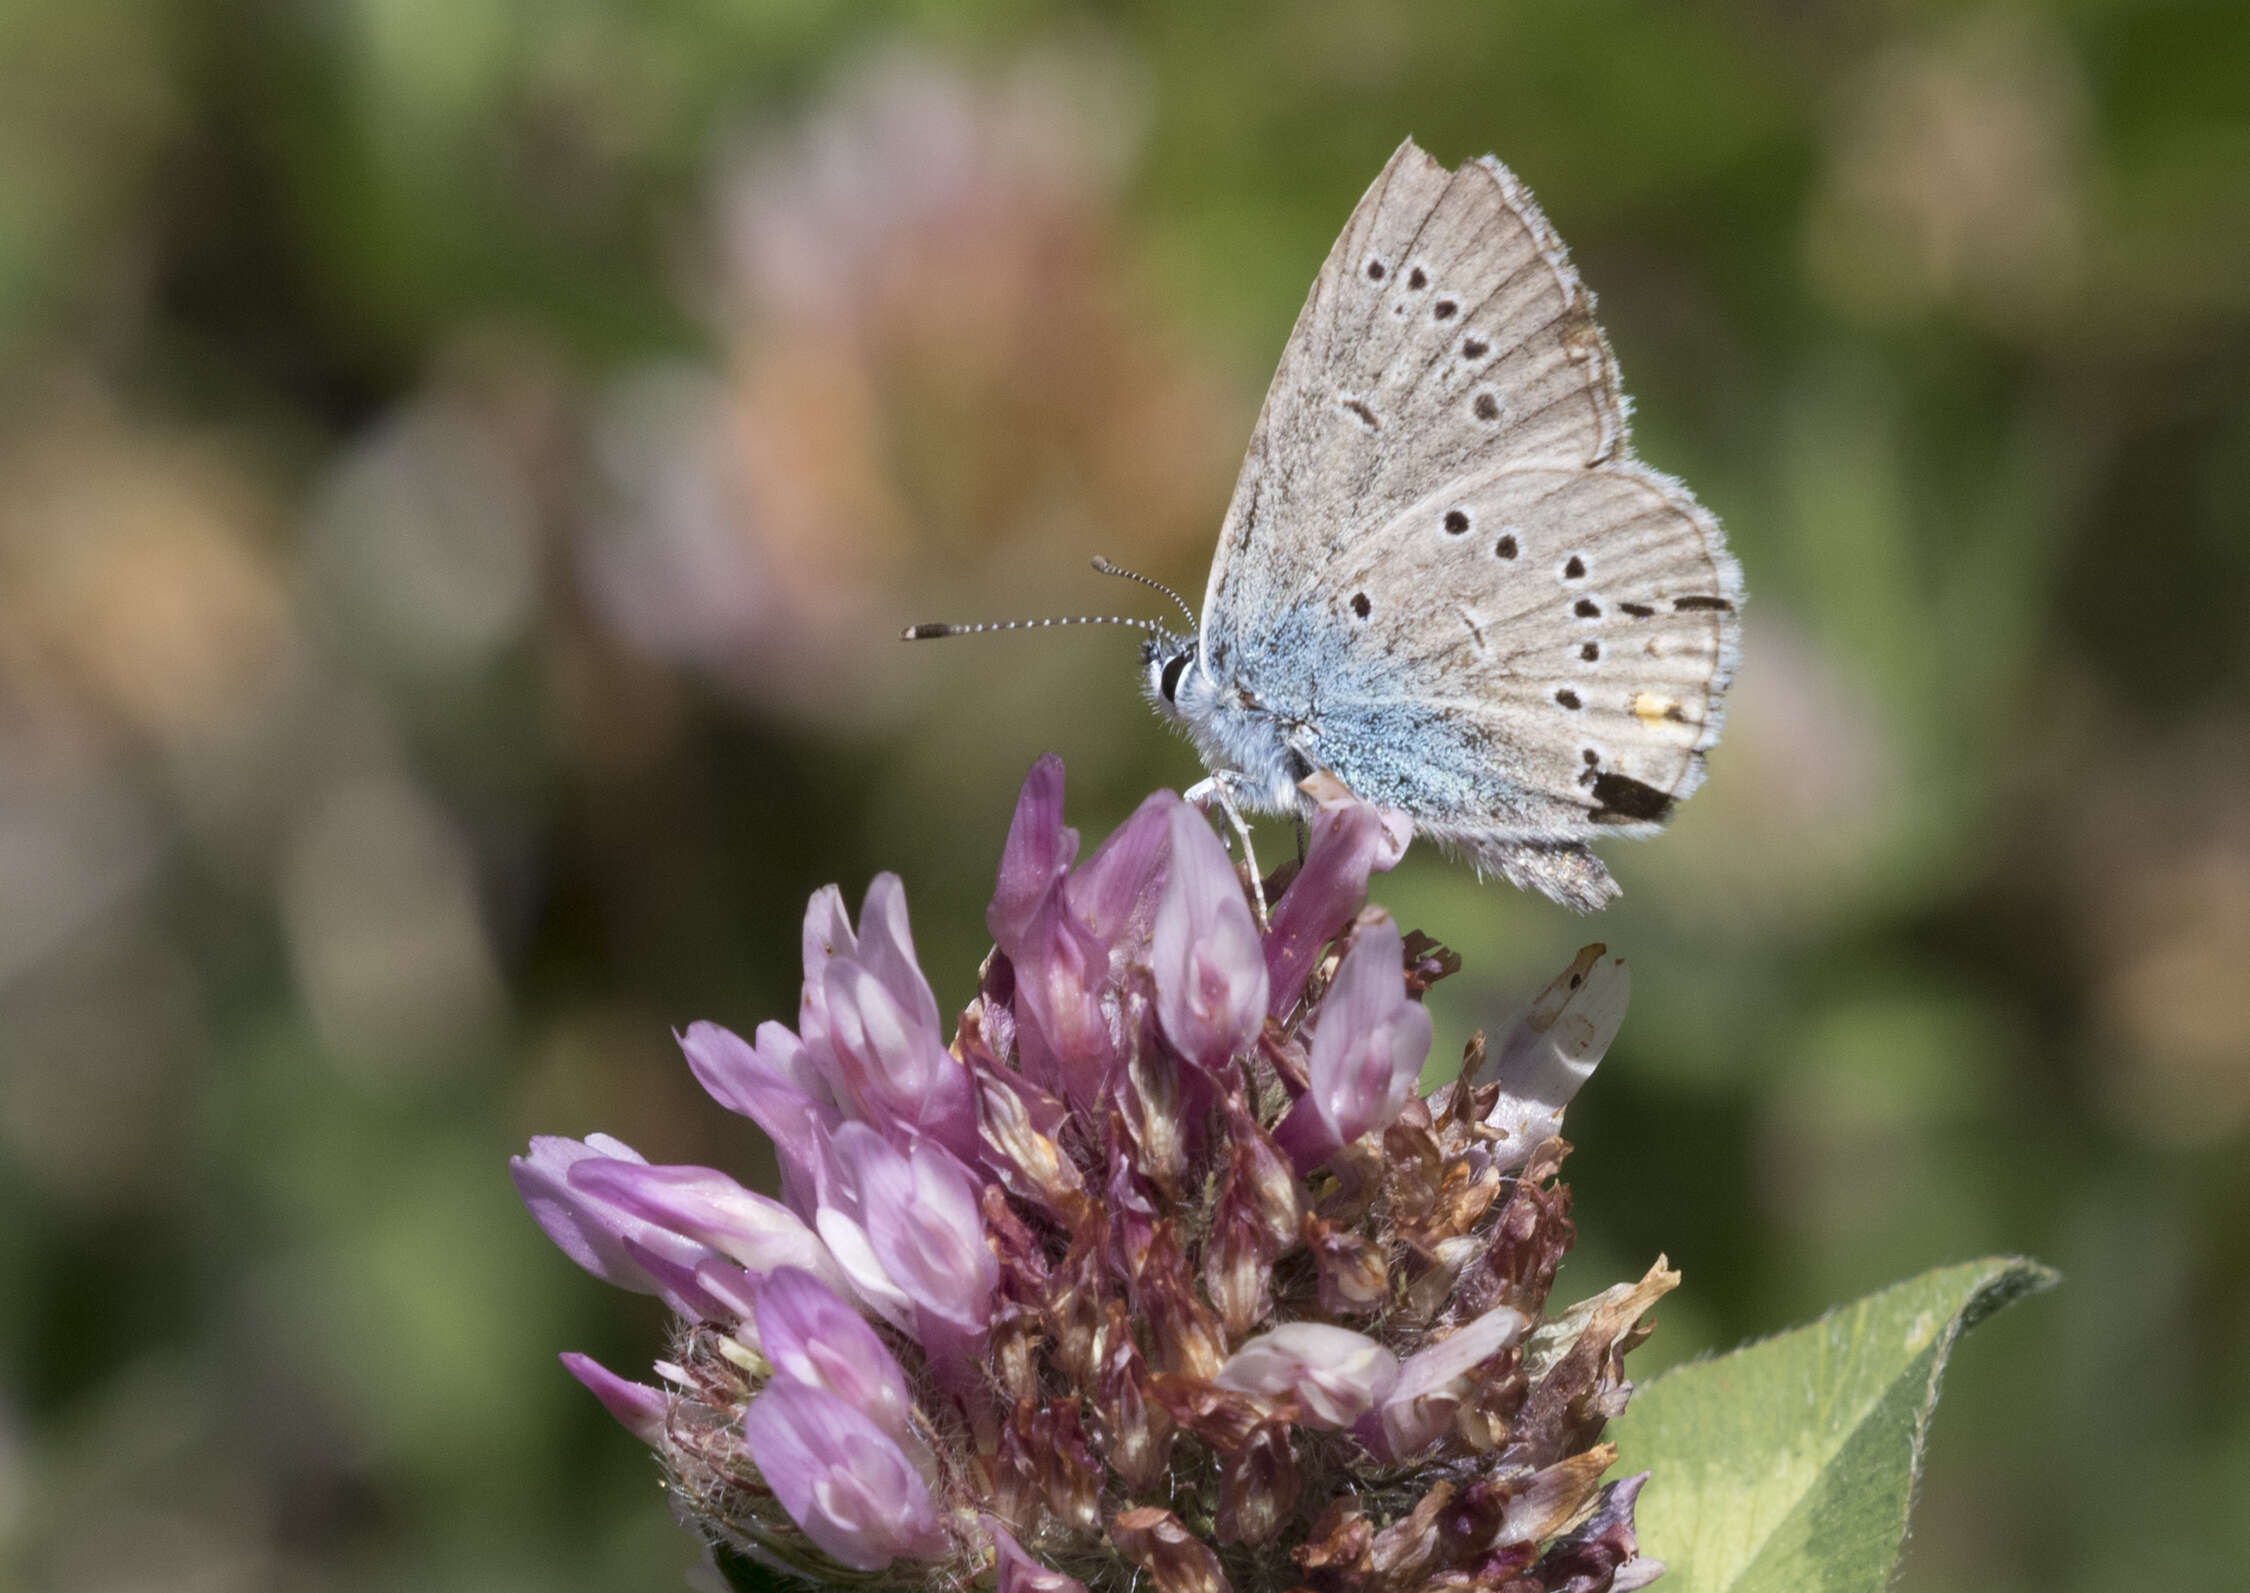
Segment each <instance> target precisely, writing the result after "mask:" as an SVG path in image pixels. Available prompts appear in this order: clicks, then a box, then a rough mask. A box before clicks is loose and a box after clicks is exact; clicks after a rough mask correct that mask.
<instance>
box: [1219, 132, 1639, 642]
mask: <svg viewBox="0 0 2250 1593" xmlns="http://www.w3.org/2000/svg"><path fill="white" fill-rule="evenodd" d="M1623 435H1624V414H1623V407H1622V404H1621V402H1620V400H1619V397H1618V390H1617V382H1616V374H1615V369H1614V366H1613V363H1612V361H1611V360H1610V357H1609V351H1608V347H1607V345H1606V344H1605V343H1604V342H1603V340H1602V336H1601V333H1600V330H1599V329H1598V328H1597V327H1596V326H1595V325H1594V321H1593V316H1592V306H1591V300H1590V298H1589V296H1588V295H1587V294H1586V292H1585V290H1584V289H1583V288H1582V287H1581V286H1580V285H1579V283H1578V279H1577V275H1576V273H1574V272H1573V271H1572V270H1571V269H1570V266H1569V264H1568V262H1567V261H1566V260H1565V258H1564V256H1563V250H1562V244H1561V242H1560V240H1559V239H1558V238H1556V236H1555V234H1554V230H1553V228H1552V227H1550V226H1549V225H1548V223H1547V220H1546V218H1545V217H1544V216H1543V215H1541V214H1540V212H1539V209H1538V207H1537V206H1536V205H1535V204H1533V203H1532V202H1531V198H1530V195H1529V194H1528V193H1527V192H1526V191H1525V190H1524V189H1523V187H1522V185H1521V184H1520V183H1518V182H1517V181H1516V179H1515V177H1514V176H1513V175H1512V174H1510V173H1509V172H1508V171H1507V169H1506V168H1505V167H1502V166H1501V165H1500V164H1499V163H1498V162H1497V161H1492V160H1489V159H1488V160H1486V161H1479V162H1471V163H1470V164H1468V165H1465V166H1463V167H1462V168H1461V169H1460V170H1459V171H1453V172H1449V171H1447V170H1446V169H1445V168H1444V167H1442V166H1440V165H1439V164H1438V163H1437V162H1436V161H1434V160H1432V159H1431V158H1430V157H1429V156H1428V155H1426V154H1424V153H1423V152H1422V151H1421V150H1420V149H1419V148H1417V147H1416V146H1415V145H1414V144H1413V143H1412V142H1411V141H1409V142H1407V143H1405V144H1403V145H1401V146H1400V147H1399V150H1398V152H1397V153H1396V154H1394V155H1393V156H1392V157H1391V160H1390V164H1389V165H1388V166H1386V167H1385V168H1384V170H1383V173H1382V175H1381V176H1380V177H1378V178H1377V179H1376V180H1375V182H1374V184H1373V185H1372V186H1371V187H1370V188H1369V189H1368V191H1367V193H1366V195H1365V196H1364V197H1363V198H1362V199H1361V200H1360V203H1359V207H1358V208H1357V209H1356V210H1355V211H1354V212H1353V213H1352V218H1351V220H1350V222H1349V223H1347V224H1346V226H1345V228H1344V231H1343V235H1342V236H1341V237H1339V238H1338V239H1337V241H1336V245H1335V247H1334V248H1333V249H1332V250H1331V251H1330V252H1329V256H1328V260H1327V263H1326V264H1325V265H1324V266H1323V267H1322V268H1321V272H1320V275H1319V276H1318V278H1316V279H1315V281H1314V283H1313V288H1312V291H1311V293H1310V294H1309V295H1308V296H1307V298H1306V302H1305V307H1304V310H1303V311H1302V312H1301V313H1300V315H1299V316H1298V320H1297V326H1296V329H1295V330H1294V331H1293V332H1292V333H1291V335H1290V340H1289V345H1288V347H1287V349H1286V350H1285V351H1284V353H1283V356H1282V361H1281V366H1280V369H1279V370H1278V371H1277V372H1276V374H1275V377H1274V381H1273V385H1272V387H1271V389H1270V390H1269V391H1268V393H1267V395H1266V404H1265V409H1264V412H1263V413H1262V415H1261V416H1260V418H1259V422H1258V427H1257V431H1256V432H1255V433H1254V434H1253V436H1252V438H1251V442H1250V447H1249V450H1248V453H1247V455H1246V457H1245V459H1244V461H1243V468H1242V474H1241V477H1240V478H1239V480H1238V481H1237V484H1236V487H1235V496H1234V501H1233V503H1232V505H1231V506H1230V508H1229V510H1228V513H1227V518H1226V522H1225V525H1224V528H1223V529H1222V531H1221V533H1220V538H1219V551H1218V556H1217V559H1216V561H1215V562H1214V564H1213V566H1212V574H1211V584H1210V588H1209V591H1208V594H1207V608H1208V617H1207V620H1206V635H1207V636H1208V637H1210V638H1212V639H1213V640H1216V641H1220V642H1221V643H1222V644H1223V643H1226V642H1232V643H1234V644H1235V645H1237V646H1239V647H1242V648H1245V649H1248V650H1249V652H1250V653H1251V654H1252V655H1253V657H1254V656H1255V655H1256V654H1258V653H1259V652H1261V651H1263V649H1262V648H1261V647H1260V645H1259V644H1260V642H1261V641H1262V640H1263V639H1264V638H1263V637H1262V635H1261V630H1260V627H1259V625H1258V623H1257V620H1258V618H1259V617H1260V616H1267V615H1273V614H1276V613H1278V612H1280V611H1281V610H1282V609H1283V608H1284V607H1285V606H1286V605H1287V604H1289V603H1291V602H1293V601H1295V600H1297V598H1298V597H1299V596H1300V595H1301V593H1302V589H1303V587H1304V585H1305V583H1306V582H1307V581H1309V580H1310V579H1312V578H1313V572H1314V570H1315V569H1316V568H1317V564H1318V556H1319V555H1321V554H1324V553H1326V552H1327V551H1328V550H1330V549H1333V548H1335V547H1337V546H1339V545H1341V544H1343V543H1346V542H1349V541H1350V540H1352V539H1353V538H1355V537H1357V536H1359V535H1362V534H1364V533H1365V532H1367V531H1369V530H1372V529H1374V528H1376V527H1378V526H1380V525H1382V524H1383V523H1385V522H1386V521H1387V520H1389V519H1390V518H1391V517H1392V516H1393V515H1394V514H1396V513H1397V512H1398V511H1399V510H1401V509H1403V508H1404V507H1405V506H1406V505H1407V504H1409V503H1411V502H1413V501H1414V500H1415V499H1417V498H1419V497H1421V496H1422V495H1423V494H1424V493H1426V492H1427V491H1429V490H1430V488H1431V487H1432V486H1433V485H1434V484H1435V483H1436V482H1438V481H1440V480H1443V479H1445V478H1446V477H1448V476H1459V475H1467V474H1471V473H1473V472H1475V471H1477V470H1478V469H1479V468H1481V467H1485V466H1489V465H1491V464H1494V463H1498V462H1502V461H1508V462H1515V463H1553V464H1558V465H1581V466H1583V465H1588V464H1592V463H1596V462H1598V461H1600V460H1602V459H1605V458H1607V457H1609V456H1610V454H1611V453H1613V452H1614V451H1615V450H1616V449H1617V448H1618V446H1619V445H1620V443H1621V441H1622V439H1623Z"/></svg>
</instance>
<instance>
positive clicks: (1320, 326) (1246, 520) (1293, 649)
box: [907, 139, 1743, 911]
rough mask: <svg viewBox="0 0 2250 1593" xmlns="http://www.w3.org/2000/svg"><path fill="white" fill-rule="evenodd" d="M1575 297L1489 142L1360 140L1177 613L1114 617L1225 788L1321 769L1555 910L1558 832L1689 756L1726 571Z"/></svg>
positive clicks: (1578, 847) (1572, 281) (1568, 851)
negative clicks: (1214, 529) (1630, 421)
mask: <svg viewBox="0 0 2250 1593" xmlns="http://www.w3.org/2000/svg"><path fill="white" fill-rule="evenodd" d="M1593 306H1594V301H1593V295H1592V294H1591V293H1589V292H1588V291H1587V290H1586V289H1585V287H1584V286H1583V285H1582V284H1581V283H1580V282H1579V279H1578V274H1577V272H1576V271H1574V270H1573V269H1572V268H1571V265H1570V262H1569V258H1568V255H1567V253H1566V251H1565V249H1564V247H1563V242H1562V239H1561V238H1560V237H1559V236H1557V234H1556V232H1555V229H1554V228H1553V226H1552V225H1551V224H1549V222H1548V220H1547V218H1546V216H1545V215H1544V214H1542V213H1541V211H1540V209H1539V206H1538V204H1537V203H1536V202H1535V201H1534V200H1533V199H1532V197H1531V193H1530V191H1529V190H1528V189H1527V188H1526V187H1525V186H1524V185H1523V183H1522V182H1521V181H1520V180H1519V179H1518V178H1517V177H1516V176H1515V174H1514V173H1513V172H1511V171H1509V170H1508V168H1507V167H1505V166H1503V165H1502V164H1501V163H1500V162H1499V161H1498V160H1496V159H1494V158H1493V157H1491V156H1489V155H1488V156H1485V157H1484V158H1482V159H1480V160H1474V161H1469V162H1467V163H1465V164H1463V165H1462V166H1460V167H1459V168H1457V169H1454V170H1450V171H1449V170H1447V169H1446V168H1445V167H1444V166H1443V165H1441V164H1440V163H1439V162H1437V161H1436V160H1433V159H1432V158H1431V157H1430V156H1429V155H1428V154H1426V153H1424V152H1423V151H1422V150H1421V149H1420V148H1419V147H1417V146H1416V145H1415V143H1414V142H1413V140H1411V139H1409V140H1407V141H1406V142H1405V143H1403V144H1401V145H1400V146H1399V148H1398V151H1397V152H1396V153H1395V154H1393V155H1392V156H1391V159H1390V162H1389V164H1388V165H1386V166H1385V167H1384V168H1383V171H1382V174H1381V175H1380V176H1379V177H1377V178H1376V179H1375V181H1374V183H1373V185H1372V186H1370V187H1369V188H1368V190H1367V192H1366V194H1365V195H1364V196H1363V197H1362V198H1361V200H1360V202H1359V205H1358V207H1357V208H1356V209H1354V210H1353V212H1352V215H1351V219H1350V221H1349V222H1347V223H1346V224H1345V227H1344V231H1343V234H1342V236H1340V237H1339V238H1338V239H1337V240H1336V244H1335V247H1334V248H1332V249H1331V250H1330V251H1329V255H1328V259H1327V262H1326V263H1325V264H1324V265H1323V266H1322V267H1321V270H1320V273H1319V275H1318V276H1317V277H1316V278H1315V279H1314V281H1313V285H1312V290H1311V292H1310V293H1309V294H1308V295H1307V296H1306V299H1305V306H1304V309H1303V310H1302V311H1301V312H1300V313H1299V315H1298V317H1297V324H1296V326H1295V328H1294V330H1292V331H1291V333H1290V335H1289V341H1288V344H1287V345H1286V347H1285V348H1284V349H1283V351H1282V356H1281V366H1280V369H1279V370H1278V371H1277V372H1276V373H1275V375H1274V379H1273V384H1272V386H1271V387H1270V388H1269V389H1268V391H1267V394H1266V401H1265V408H1264V410H1263V411H1262V413H1261V414H1260V415H1259V417H1258V424H1257V428H1256V430H1255V431H1254V432H1252V434H1251V438H1250V446H1249V449H1248V452H1247V454H1246V455H1245V457H1244V459H1243V463H1242V472H1241V475H1240V477H1239V478H1238V479H1237V481H1236V484H1235V490H1234V497H1233V501H1232V502H1231V503H1230V505H1229V506H1228V509H1227V513H1226V518H1225V520H1224V522H1223V523H1222V525H1221V528H1220V532H1219V546H1218V552H1217V554H1216V556H1215V557H1214V559H1213V560H1212V564H1211V576H1210V581H1209V584H1208V586H1207V587H1206V590H1205V595H1204V604H1203V616H1202V620H1201V622H1200V624H1197V623H1196V622H1195V621H1194V619H1193V616H1192V615H1191V616H1190V624H1189V629H1188V630H1187V631H1184V632H1174V631H1172V630H1170V629H1168V628H1166V627H1163V626H1158V625H1154V624H1152V623H1150V622H1147V621H1140V622H1137V623H1139V624H1141V625H1142V627H1143V628H1144V629H1146V630H1148V632H1149V636H1148V639H1147V641H1146V642H1145V643H1144V645H1143V647H1142V655H1141V656H1142V671H1143V683H1144V686H1145V689H1146V691H1147V694H1148V697H1149V700H1150V702H1151V704H1152V705H1153V706H1154V707H1155V708H1156V710H1157V711H1158V713H1159V714H1160V715H1162V716H1163V717H1164V718H1166V719H1168V720H1170V721H1171V722H1172V723H1174V724H1175V725H1177V726H1178V727H1179V728H1180V729H1182V730H1183V731H1185V733H1186V734H1187V736H1188V739H1189V740H1190V741H1191V742H1193V743H1194V745H1195V747H1196V750H1197V751H1198V752H1199V753H1200V754H1201V755H1202V758H1203V761H1204V763H1205V764H1206V765H1207V766H1208V767H1209V769H1210V770H1211V772H1212V784H1213V785H1214V786H1215V787H1216V790H1217V792H1218V794H1219V795H1220V797H1221V798H1222V800H1224V801H1225V802H1227V803H1228V804H1229V805H1230V806H1231V805H1234V804H1239V805H1240V806H1242V807H1247V808H1250V809H1252V810H1255V811H1261V812H1269V813H1298V812H1302V811H1305V810H1306V809H1307V807H1308V806H1309V803H1310V801H1311V799H1310V798H1309V797H1308V796H1307V795H1306V793H1305V792H1304V791H1303V790H1302V789H1301V788H1300V787H1301V783H1302V782H1304V781H1306V780H1308V779H1310V778H1311V777H1312V776H1313V775H1314V774H1315V773H1316V772H1325V773H1327V774H1329V775H1332V776H1333V777H1334V778H1335V779H1337V780H1340V781H1341V782H1342V783H1343V784H1344V785H1345V786H1346V787H1348V788H1349V789H1350V790H1351V792H1352V793H1353V794H1354V795H1356V796H1358V797H1360V798H1361V799H1363V800H1365V801H1368V802H1372V803H1376V804H1378V805H1380V806H1383V807H1388V808H1395V809H1398V810H1401V811H1402V812H1404V813H1405V814H1407V815H1408V816H1409V817H1410V818H1411V819H1412V820H1413V822H1414V826H1415V829H1416V831H1417V832H1418V833H1419V834H1422V835H1425V836H1428V837H1430V838H1432V839H1434V840H1436V841H1437V842H1438V843H1439V844H1440V845H1441V846H1442V847H1443V848H1445V849H1446V850H1448V851H1450V852H1453V853H1455V854H1457V855H1460V856H1462V857H1464V858H1466V859H1467V860H1468V861H1469V862H1471V863H1472V864H1474V865H1475V866H1476V867H1477V869H1478V870H1479V871H1480V872H1488V873H1496V874H1499V875H1500V876H1501V877H1503V878H1505V879H1507V880H1508V881H1510V882H1511V883H1513V884H1515V885H1517V886H1520V887H1523V888H1527V889H1532V890H1537V891H1540V892H1543V893H1544V894H1546V895H1547V896H1550V897H1552V898H1553V899H1554V900H1556V901H1558V902H1561V903H1563V904H1564V905H1566V906H1569V907H1573V908H1577V909H1580V910H1582V911H1583V910H1591V909H1594V908H1597V907H1600V906H1602V905H1603V904H1605V903H1606V902H1608V901H1609V900H1611V899H1612V898H1614V897H1615V896H1616V895H1617V893H1618V892H1617V885H1616V882H1615V881H1614V880H1613V879H1612V878H1611V876H1610V873H1609V870H1608V869H1607V868H1606V867H1605V866H1604V865H1603V864H1602V862H1601V860H1600V859H1599V858H1598V857H1596V856H1595V855H1594V853H1593V851H1592V849H1591V847H1590V846H1589V844H1588V843H1589V842H1591V841H1593V840H1596V839H1598V838H1601V837H1605V836H1613V835H1622V836H1643V835H1649V834H1653V833H1655V832H1656V831H1657V830H1658V829H1659V828H1660V827H1661V826H1662V825H1663V823H1664V821H1665V820H1666V819H1667V818H1668V817H1669V816H1670V814H1671V812H1672V810H1673V808H1674V807H1675V806H1676V805H1677V804H1678V803H1680V802H1681V801H1683V800H1685V799H1686V798H1687V797H1688V796H1689V795H1690V794H1692V793H1693V792H1694V790H1695V788H1696V787H1697V786H1698V785H1699V784H1700V783H1701V782H1702V779H1703V765H1704V754H1705V753H1706V752H1708V751H1709V750H1710V748H1711V747H1712V745H1713V744H1714V743H1715V742H1716V741H1717V740H1718V737H1719V730H1720V725H1721V721H1722V717H1723V706H1724V698H1725V694H1726V688H1727V683H1728V681H1729V680H1730V679H1731V677H1732V675H1733V673H1734V668H1735V663H1736V659H1737V657H1738V655H1739V651H1740V609H1741V605H1742V596H1743V593H1742V576H1741V571H1740V569H1739V567H1738V566H1737V565H1736V563H1735V561H1734V558H1733V557H1732V555H1730V554H1729V553H1728V551H1727V547H1726V539H1725V537H1724V535H1723V534H1722V533H1721V531H1720V529H1719V523H1718V521H1717V520H1716V519H1715V518H1713V516H1712V515H1711V514H1710V512H1709V511H1708V510H1706V509H1704V508H1703V507H1702V506H1701V505H1700V504H1698V503H1697V502H1696V500H1695V497H1694V495H1693V494H1692V493H1690V492H1689V491H1688V489H1687V488H1686V487H1685V486H1684V485H1682V484H1681V483H1680V482H1678V481H1675V480H1674V479H1672V478H1671V477H1669V476H1666V475H1663V474H1661V473H1659V472H1658V471H1655V470H1652V469H1650V468H1649V467H1648V466H1647V465H1644V464H1642V463H1641V462H1640V461H1639V460H1638V459H1637V458H1635V457H1634V455H1633V451H1632V447H1631V442H1630V438H1629V435H1628V432H1627V427H1626V407H1627V406H1626V400H1625V397H1624V394H1623V392H1622V390H1621V389H1620V387H1619V383H1618V374H1617V362H1616V360H1615V358H1614V357H1613V356H1612V355H1611V353H1610V349H1609V341H1608V339H1607V338H1605V337H1604V336H1603V335H1602V331H1601V328H1600V327H1599V326H1597V325H1596V324H1595V322H1594V316H1593ZM1097 567H1101V568H1105V569H1109V570H1110V573H1126V572H1122V571H1116V570H1114V569H1113V568H1111V567H1108V566H1105V565H1101V564H1100V561H1097ZM1149 584H1151V585H1155V584H1156V583H1154V582H1150V583H1149ZM1182 607H1183V609H1184V608H1185V605H1184V604H1183V605H1182ZM1126 623H1135V622H1126ZM984 628H989V627H958V626H918V627H914V628H913V629H911V630H909V632H908V633H907V634H908V635H909V636H916V635H948V634H957V633H959V632H962V631H966V630H972V629H984Z"/></svg>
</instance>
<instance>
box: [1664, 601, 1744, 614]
mask: <svg viewBox="0 0 2250 1593" xmlns="http://www.w3.org/2000/svg"><path fill="white" fill-rule="evenodd" d="M1694 608H1707V609H1712V610H1715V611H1716V612H1718V613H1721V614H1732V613H1733V612H1734V605H1733V604H1732V603H1729V602H1728V601H1727V600H1726V599H1725V598H1723V597H1675V598H1674V599H1672V612H1673V613H1675V614H1677V613H1681V612H1683V611H1685V610H1687V609H1694Z"/></svg>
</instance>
